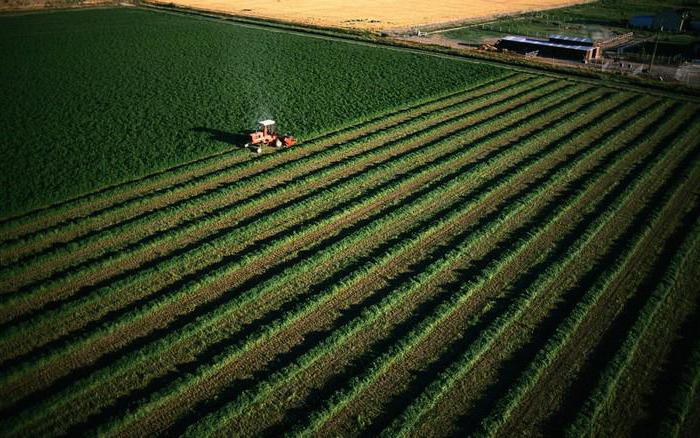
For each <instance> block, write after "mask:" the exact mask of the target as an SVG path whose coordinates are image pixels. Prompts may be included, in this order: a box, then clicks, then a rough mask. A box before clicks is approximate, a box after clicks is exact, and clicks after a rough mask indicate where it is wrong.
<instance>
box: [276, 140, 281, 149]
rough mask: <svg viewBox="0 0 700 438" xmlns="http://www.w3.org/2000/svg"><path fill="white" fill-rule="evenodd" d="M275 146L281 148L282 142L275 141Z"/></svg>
mask: <svg viewBox="0 0 700 438" xmlns="http://www.w3.org/2000/svg"><path fill="white" fill-rule="evenodd" d="M275 146H277V147H278V148H281V147H282V140H280V139H279V138H278V139H277V141H276V142H275Z"/></svg>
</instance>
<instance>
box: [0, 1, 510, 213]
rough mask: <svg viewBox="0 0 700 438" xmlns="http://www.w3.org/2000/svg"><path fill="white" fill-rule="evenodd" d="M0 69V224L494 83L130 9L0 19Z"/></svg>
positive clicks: (429, 62)
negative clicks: (270, 128)
mask: <svg viewBox="0 0 700 438" xmlns="http://www.w3.org/2000/svg"><path fill="white" fill-rule="evenodd" d="M0 58H2V60H3V61H2V66H1V67H0V96H2V101H3V116H2V117H0V131H2V132H3V133H5V135H4V136H3V138H2V140H0V151H1V152H2V154H3V158H4V159H3V160H2V164H0V173H1V174H2V176H0V217H4V216H8V215H14V214H19V213H22V212H25V211H27V210H30V209H34V208H37V207H40V206H43V205H46V204H50V203H54V202H57V201H60V200H63V199H65V198H68V197H73V196H77V195H80V194H83V193H86V192H89V191H92V190H95V189H97V188H100V187H103V186H105V185H109V184H114V183H118V182H121V181H124V180H128V179H131V178H134V177H138V176H141V175H144V174H148V173H150V172H153V171H156V170H160V169H163V168H166V167H169V166H172V165H176V164H178V163H181V162H183V161H187V160H191V159H195V158H198V157H202V156H205V155H208V154H211V153H215V152H217V151H221V150H223V149H227V148H230V147H231V146H232V143H243V142H244V139H242V138H238V137H237V134H243V133H245V132H247V131H248V130H249V129H250V128H251V127H253V126H254V124H255V122H256V120H258V119H260V118H266V117H272V118H275V119H276V120H277V121H278V123H279V124H280V128H281V129H282V130H285V131H287V130H288V131H290V132H292V133H294V134H296V135H297V136H298V137H300V138H301V139H304V138H309V137H311V136H313V135H317V134H319V133H321V132H325V131H328V130H330V129H333V128H336V127H340V126H344V125H347V124H350V123H352V122H355V121H358V120H362V119H365V118H367V117H369V116H371V115H375V114H378V113H381V112H384V111H387V110H389V109H391V108H394V107H398V106H401V105H405V104H406V103H409V102H412V101H416V100H420V99H424V98H426V97H428V96H432V95H436V94H440V93H446V92H449V91H451V90H456V89H457V88H463V87H464V86H465V85H467V84H470V83H475V82H477V81H483V80H485V79H487V78H489V77H495V76H498V75H501V74H505V71H504V70H500V69H497V68H493V67H487V66H477V65H473V64H466V63H461V62H457V61H450V60H445V59H436V58H433V57H428V56H423V55H417V54H409V53H402V52H398V51H392V50H386V49H381V48H373V47H365V46H360V45H356V44H350V43H345V42H333V41H327V40H323V39H319V38H311V37H307V36H300V35H292V34H288V33H281V32H270V31H267V30H260V29H252V28H245V27H241V26H236V25H230V24H226V23H222V22H215V21H211V20H201V19H193V18H190V17H178V16H174V15H169V14H162V13H156V12H150V11H144V10H138V9H96V10H81V11H65V12H53V13H41V14H26V15H15V16H12V15H7V16H1V17H0ZM212 132H213V134H212ZM217 132H219V133H221V134H220V135H217V134H216V133H217ZM240 153H245V151H240Z"/></svg>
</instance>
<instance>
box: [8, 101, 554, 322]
mask: <svg viewBox="0 0 700 438" xmlns="http://www.w3.org/2000/svg"><path fill="white" fill-rule="evenodd" d="M552 98H553V99H554V98H556V95H554V96H553V97H552ZM413 158H415V156H414V157H413ZM379 170H382V169H379ZM346 188H347V187H343V186H341V187H339V188H338V190H336V191H335V194H336V195H338V194H339V193H342V191H343V190H342V189H346ZM332 195H333V193H324V194H323V196H324V197H325V198H329V197H332ZM311 206H313V205H312V204H310V203H309V204H305V205H304V206H303V207H305V209H308V208H309V207H311ZM279 213H285V212H284V211H282V212H279ZM286 213H289V212H286ZM282 216H284V215H282ZM282 216H280V217H282ZM256 225H257V224H256ZM256 234H257V231H256V232H253V233H251V235H253V236H254V235H256ZM237 237H238V238H239V239H240V238H241V236H240V234H238V235H237ZM244 237H247V236H244ZM244 240H245V239H244ZM120 297H121V296H120ZM75 310H76V307H75V306H70V307H68V308H64V309H63V310H62V312H64V313H66V312H67V313H66V314H70V315H75ZM104 310H105V311H106V309H104ZM55 319H56V318H55V317H54V316H50V318H49V319H48V320H55ZM61 321H62V324H64V323H65V322H66V321H65V320H61ZM25 329H26V327H25V326H22V327H21V328H20V327H17V330H19V331H20V332H22V333H24V332H26V330H25ZM63 329H64V330H65V327H64V328H63ZM49 333H53V332H49ZM53 334H55V333H53Z"/></svg>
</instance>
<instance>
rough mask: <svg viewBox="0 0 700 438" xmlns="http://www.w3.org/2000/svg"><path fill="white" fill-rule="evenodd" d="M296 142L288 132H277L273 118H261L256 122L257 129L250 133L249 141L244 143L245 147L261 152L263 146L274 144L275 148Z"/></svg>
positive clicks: (287, 146)
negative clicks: (281, 133) (283, 133)
mask: <svg viewBox="0 0 700 438" xmlns="http://www.w3.org/2000/svg"><path fill="white" fill-rule="evenodd" d="M296 142H297V141H296V139H295V138H294V137H293V136H291V135H289V134H285V135H280V134H278V133H277V131H276V126H275V121H274V120H262V121H260V122H258V130H257V131H255V132H251V133H250V143H246V144H245V147H246V148H252V149H253V150H254V151H255V152H257V153H261V152H262V147H263V146H274V147H276V148H277V149H280V148H291V147H292V146H294V145H295V144H296Z"/></svg>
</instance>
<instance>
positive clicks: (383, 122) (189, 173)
mask: <svg viewBox="0 0 700 438" xmlns="http://www.w3.org/2000/svg"><path fill="white" fill-rule="evenodd" d="M514 75H515V73H510V74H506V75H504V76H502V77H499V78H496V79H491V80H488V81H486V82H483V83H480V84H477V85H473V86H471V87H468V88H466V89H463V90H459V91H454V92H450V93H447V94H443V95H441V96H437V97H431V98H429V99H423V100H420V101H417V102H413V103H412V104H410V105H404V106H402V107H400V108H396V109H394V110H392V111H389V112H384V113H382V114H380V115H377V116H374V117H372V118H369V119H367V120H363V121H362V122H360V123H355V124H351V125H349V126H345V127H343V128H340V129H337V130H335V131H333V132H327V133H324V134H322V135H319V136H317V137H312V138H307V139H303V143H304V144H312V143H316V142H319V141H320V140H323V141H325V142H327V141H328V140H329V138H333V141H338V139H339V138H354V137H357V136H360V135H363V134H366V133H367V132H369V130H370V129H378V128H382V127H386V126H388V123H389V122H392V121H394V122H395V121H397V120H396V119H397V118H396V117H395V116H399V115H401V116H402V115H403V114H402V113H405V112H409V111H412V110H417V109H421V110H424V109H425V108H429V107H430V106H431V105H432V106H435V107H439V106H441V105H443V104H444V103H447V102H448V101H449V100H451V99H453V98H459V97H460V96H461V95H463V94H466V93H469V92H473V91H475V90H477V89H480V88H484V87H486V86H488V85H492V84H494V83H496V82H501V81H504V80H506V79H509V78H512V77H513V76H514ZM424 107H425V108H424ZM237 150H238V148H237V147H233V148H229V149H226V150H224V151H220V152H217V153H215V154H211V155H208V156H205V157H202V158H198V159H196V160H192V161H190V162H185V163H182V164H179V165H177V166H174V167H171V168H168V169H164V170H162V171H159V172H156V173H152V174H149V175H146V176H144V177H140V178H138V179H134V180H130V181H127V182H124V183H121V184H118V185H113V186H108V187H103V188H101V189H100V190H97V191H95V192H92V193H88V194H85V195H83V196H80V197H78V198H73V199H70V200H67V201H63V202H61V203H57V204H54V205H52V206H50V207H47V208H42V209H38V210H34V211H32V212H29V213H26V214H24V215H22V216H21V217H16V218H13V219H10V220H3V221H2V222H0V235H2V236H3V237H2V240H1V241H0V243H5V242H6V241H7V240H9V239H16V238H21V237H23V236H25V235H26V234H28V233H32V232H36V231H39V230H40V229H42V228H45V227H48V226H50V225H52V224H56V223H59V222H65V221H67V220H71V219H72V220H74V219H76V218H79V217H83V216H86V215H95V214H97V213H99V212H101V211H102V210H103V209H106V208H110V207H112V206H113V205H114V204H117V203H123V202H125V201H128V200H131V199H133V198H136V197H140V196H143V195H145V194H150V193H154V192H158V191H161V190H163V189H166V188H168V187H170V186H173V185H176V184H179V183H182V182H185V181H190V182H191V181H192V180H194V179H201V178H204V177H207V176H208V175H209V174H212V173H215V172H217V171H220V170H223V169H224V168H226V167H229V166H231V165H232V164H236V163H237V162H239V161H243V160H245V159H249V158H250V155H248V154H237V153H235V152H236V151H237Z"/></svg>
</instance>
